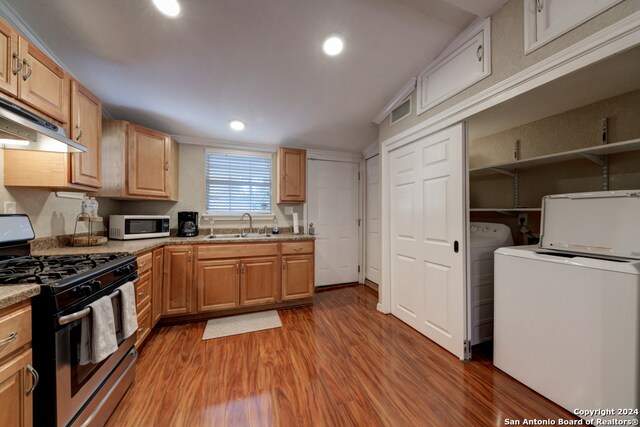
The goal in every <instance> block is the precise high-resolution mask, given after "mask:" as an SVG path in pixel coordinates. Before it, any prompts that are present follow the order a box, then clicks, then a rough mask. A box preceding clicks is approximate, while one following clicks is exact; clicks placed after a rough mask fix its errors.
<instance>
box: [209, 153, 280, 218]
mask: <svg viewBox="0 0 640 427" xmlns="http://www.w3.org/2000/svg"><path fill="white" fill-rule="evenodd" d="M205 157H206V170H205V179H206V199H207V200H206V203H207V213H208V214H214V215H215V214H217V215H236V214H241V213H244V212H251V213H263V214H270V213H271V166H272V165H271V161H272V157H271V154H270V153H246V154H245V153H229V152H224V151H217V150H207V151H206V155H205Z"/></svg>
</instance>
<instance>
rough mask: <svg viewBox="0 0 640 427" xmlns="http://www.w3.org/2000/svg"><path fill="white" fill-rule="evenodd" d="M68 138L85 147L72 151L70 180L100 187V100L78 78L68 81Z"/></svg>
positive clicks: (79, 183)
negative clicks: (69, 90)
mask: <svg viewBox="0 0 640 427" xmlns="http://www.w3.org/2000/svg"><path fill="white" fill-rule="evenodd" d="M70 127H71V131H70V132H71V138H72V139H73V140H74V141H77V142H79V143H80V144H82V145H84V146H85V147H87V152H86V153H73V154H71V182H72V183H73V184H78V185H86V186H87V187H94V188H100V187H101V186H102V103H101V102H100V99H98V97H97V96H95V95H94V94H93V93H91V92H90V91H89V90H88V89H87V88H86V87H84V86H82V85H81V84H80V83H79V82H78V81H76V80H72V81H71V121H70Z"/></svg>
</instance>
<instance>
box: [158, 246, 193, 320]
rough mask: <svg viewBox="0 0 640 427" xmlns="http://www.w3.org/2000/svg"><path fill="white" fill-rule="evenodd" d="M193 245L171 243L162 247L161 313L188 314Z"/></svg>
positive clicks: (190, 299)
mask: <svg viewBox="0 0 640 427" xmlns="http://www.w3.org/2000/svg"><path fill="white" fill-rule="evenodd" d="M192 261H193V247H192V246H186V245H171V246H165V248H164V280H163V285H162V288H163V289H162V291H163V295H162V314H163V315H164V316H175V315H181V314H190V313H191V312H192V307H191V301H192V298H191V294H192V277H193V266H192V265H193V262H192Z"/></svg>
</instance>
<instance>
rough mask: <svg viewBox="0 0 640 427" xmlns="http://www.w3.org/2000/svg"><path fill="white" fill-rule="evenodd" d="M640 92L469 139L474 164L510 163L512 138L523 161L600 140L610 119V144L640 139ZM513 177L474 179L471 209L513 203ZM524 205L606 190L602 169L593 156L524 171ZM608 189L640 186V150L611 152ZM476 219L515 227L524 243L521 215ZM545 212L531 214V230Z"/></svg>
mask: <svg viewBox="0 0 640 427" xmlns="http://www.w3.org/2000/svg"><path fill="white" fill-rule="evenodd" d="M639 111H640V90H638V91H634V92H630V93H627V94H624V95H620V96H616V97H613V98H609V99H606V100H604V101H600V102H597V103H594V104H590V105H586V106H584V107H580V108H577V109H574V110H570V111H567V112H564V113H561V114H557V115H554V116H551V117H547V118H545V119H542V120H538V121H535V122H532V123H528V124H526V125H524V126H518V127H515V128H513V129H509V130H506V131H504V132H500V133H497V134H495V135H491V136H487V137H484V138H479V139H476V140H473V141H470V142H469V165H470V167H471V168H474V167H483V166H489V165H491V164H496V163H500V162H505V161H509V160H510V159H511V158H512V156H513V142H514V141H516V140H519V141H520V147H521V156H520V158H521V159H526V158H530V157H536V156H541V155H545V154H552V153H555V152H560V151H569V150H574V149H578V148H584V147H589V146H594V145H599V144H600V138H599V136H600V119H601V118H603V117H607V118H608V119H609V142H610V143H613V142H621V141H626V140H630V139H637V138H638V137H640V120H638V118H637V116H638V112H639ZM513 184H514V180H513V178H511V177H509V176H506V175H501V174H497V173H494V174H490V175H484V176H478V177H471V179H470V202H471V207H472V208H510V207H513V202H514V200H513V190H514V187H513ZM519 189H520V206H523V207H540V205H541V201H542V197H543V196H545V195H548V194H561V193H571V192H584V191H600V190H602V168H601V167H600V166H598V165H596V164H595V163H592V162H590V161H588V160H573V161H569V162H562V163H554V164H548V165H544V166H540V167H535V168H530V169H522V170H521V171H520V186H519ZM609 189H610V190H631V189H640V151H633V152H628V153H619V154H611V155H609ZM471 220H472V221H487V222H499V223H503V224H507V225H509V226H511V228H512V230H513V233H514V236H515V238H516V243H522V239H521V237H522V236H521V235H520V233H519V232H518V230H519V226H518V225H517V221H516V217H514V216H508V215H505V214H502V213H498V212H494V213H472V214H471ZM539 226H540V215H539V214H537V213H529V228H531V229H532V230H533V231H534V232H536V233H537V232H539Z"/></svg>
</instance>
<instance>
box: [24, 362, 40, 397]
mask: <svg viewBox="0 0 640 427" xmlns="http://www.w3.org/2000/svg"><path fill="white" fill-rule="evenodd" d="M27 371H29V373H30V374H31V378H32V379H33V382H32V383H31V388H30V389H29V390H27V396H31V394H32V393H33V390H35V389H36V386H37V385H38V382H39V381H40V374H38V371H36V369H35V368H34V367H33V366H31V365H27Z"/></svg>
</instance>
